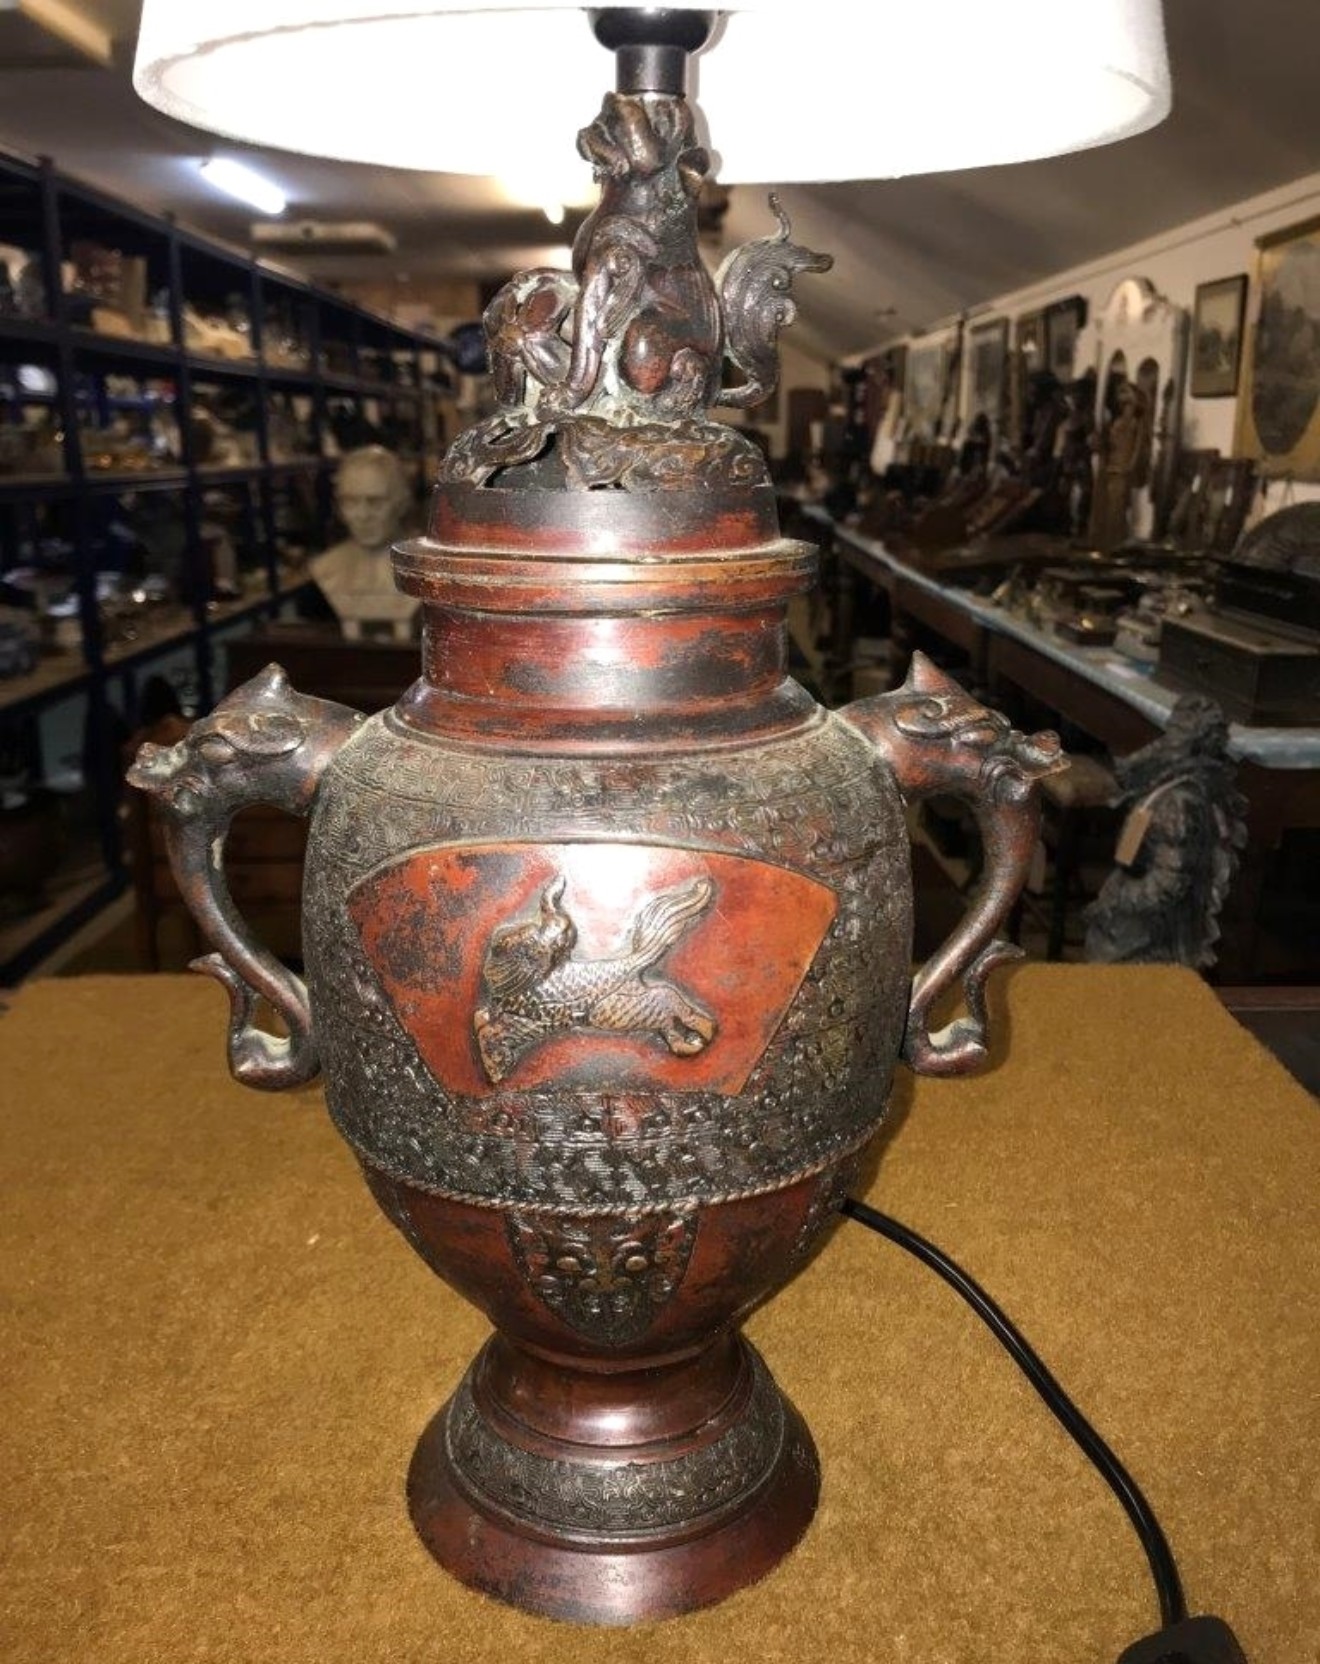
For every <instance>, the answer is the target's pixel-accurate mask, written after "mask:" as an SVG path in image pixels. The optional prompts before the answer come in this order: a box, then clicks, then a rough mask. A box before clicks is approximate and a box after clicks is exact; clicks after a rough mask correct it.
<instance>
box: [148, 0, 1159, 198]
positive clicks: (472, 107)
mask: <svg viewBox="0 0 1320 1664" xmlns="http://www.w3.org/2000/svg"><path fill="white" fill-rule="evenodd" d="M668 3H669V4H670V5H677V6H685V7H691V6H694V5H695V6H697V7H698V8H699V9H707V8H709V9H711V10H718V12H719V14H720V20H719V22H718V24H717V26H716V28H715V30H714V32H713V34H712V36H711V39H710V42H709V44H708V45H707V46H706V47H705V48H703V49H702V50H701V51H700V52H699V53H698V54H697V55H696V63H695V65H694V73H693V92H694V95H695V99H696V102H697V104H698V106H699V108H700V109H701V111H702V112H703V113H704V115H705V117H706V119H707V120H708V121H709V123H710V133H711V139H712V141H713V143H714V146H715V149H716V150H717V152H718V153H719V155H720V157H721V160H722V166H721V168H720V171H719V173H718V175H717V177H719V178H720V179H721V180H722V181H723V182H724V183H726V184H731V183H735V182H739V181H744V182H746V181H753V180H755V181H766V182H769V183H779V184H787V183H791V182H793V181H804V180H827V179H881V178H887V177H892V176H894V175H898V174H906V173H932V172H939V171H942V170H944V169H947V168H964V167H979V166H984V165H986V164H989V163H996V162H1020V161H1026V160H1028V159H1031V158H1033V157H1039V156H1050V155H1056V154H1059V153H1061V152H1063V151H1069V150H1081V149H1084V148H1086V147H1087V146H1089V145H1096V144H1106V143H1108V142H1109V141H1110V140H1112V139H1120V138H1125V137H1127V136H1128V135H1130V134H1133V133H1140V132H1142V131H1143V130H1144V129H1145V128H1147V127H1151V126H1153V125H1154V124H1155V123H1156V122H1157V121H1160V120H1161V119H1162V118H1163V117H1164V115H1165V114H1166V113H1167V111H1168V108H1169V98H1170V93H1169V66H1168V60H1167V57H1166V54H1165V46H1164V29H1163V22H1162V18H1161V13H1160V3H1159V0H1086V4H1085V5H1082V4H1080V3H1079V0H922V3H921V4H920V5H909V4H896V3H894V0H889V3H885V4H879V3H875V4H869V5H868V4H866V3H865V0H812V4H811V5H810V6H807V5H804V4H802V0H722V3H720V4H719V5H718V6H711V4H710V0H668ZM1065 17H1066V18H1067V19H1069V20H1071V21H1070V22H1069V23H1068V26H1067V27H1066V28H1065V27H1064V25H1063V23H1062V22H1061V19H1063V18H1065ZM1073 21H1075V23H1076V26H1075V27H1073V26H1072V23H1073ZM441 76H443V85H441V82H440V81H439V80H438V77H441ZM612 77H613V64H612V62H611V60H610V57H609V54H608V53H607V52H606V51H605V50H604V49H603V48H602V47H600V46H598V45H597V44H596V42H595V41H594V40H593V38H592V34H591V28H590V25H589V23H588V20H587V18H586V16H585V15H584V12H583V11H582V10H580V9H577V8H576V7H575V6H574V5H572V4H571V3H570V0H225V3H224V4H223V5H217V4H216V0H145V3H144V5H143V8H142V28H141V33H140V35H139V37H138V52H137V66H136V69H135V71H134V77H133V80H134V85H135V86H136V87H137V90H138V91H139V92H140V93H141V94H142V96H143V97H144V98H145V99H146V100H147V101H148V103H151V104H154V105H155V106H156V107H157V108H158V109H161V110H164V111H166V112H167V113H168V114H170V115H173V116H176V117H178V118H179V119H180V120H181V121H186V122H191V123H192V124H193V125H195V126H198V127H205V128H208V129H210V130H211V131H213V132H218V133H225V134H227V135H229V136H230V137H234V138H240V139H243V140H245V141H246V142H247V143H249V144H261V145H270V146H278V147H279V148H281V149H284V150H295V151H301V152H304V153H305V154H308V155H313V156H337V157H341V158H344V159H346V160H352V161H361V162H374V163H376V164H378V165H379V164H384V165H387V166H391V167H414V168H426V169H433V170H435V171H437V172H445V173H478V174H503V175H510V174H513V175H516V174H517V173H518V171H519V169H520V166H525V165H526V163H527V161H528V159H529V157H530V158H535V157H539V156H542V155H549V156H555V157H559V156H569V155H572V153H573V141H574V136H575V134H576V132H577V130H578V128H579V127H581V126H582V124H583V123H584V122H586V121H589V120H590V119H591V117H592V115H593V114H594V113H595V111H597V110H599V108H600V101H601V93H602V90H603V89H604V87H605V86H607V85H608V84H609V83H610V82H611V80H612ZM438 89H440V90H438ZM534 200H535V201H538V202H543V201H546V200H547V198H546V197H544V196H541V197H539V198H536V199H534ZM548 200H552V201H553V200H556V199H555V198H554V197H551V198H549V199H548ZM558 200H561V201H563V200H566V199H565V198H562V197H561V198H558Z"/></svg>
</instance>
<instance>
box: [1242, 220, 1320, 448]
mask: <svg viewBox="0 0 1320 1664" xmlns="http://www.w3.org/2000/svg"><path fill="white" fill-rule="evenodd" d="M1256 248H1257V251H1258V252H1257V257H1256V267H1257V270H1256V277H1257V281H1256V294H1257V310H1256V323H1255V328H1254V330H1253V331H1252V338H1251V343H1250V349H1249V351H1248V353H1247V355H1246V359H1245V363H1246V374H1245V376H1244V377H1243V389H1242V396H1241V398H1240V399H1239V400H1238V407H1237V450H1238V452H1239V454H1240V455H1242V456H1248V457H1252V458H1254V459H1255V460H1256V461H1257V462H1259V464H1260V466H1261V469H1262V471H1263V472H1264V473H1267V474H1292V475H1295V476H1296V477H1298V478H1300V479H1308V480H1314V479H1320V219H1313V220H1306V221H1304V222H1303V223H1302V224H1301V225H1294V226H1290V227H1289V228H1288V229H1287V230H1286V231H1276V232H1274V233H1273V234H1272V235H1270V236H1268V237H1262V238H1261V239H1260V240H1259V242H1258V243H1257V244H1256Z"/></svg>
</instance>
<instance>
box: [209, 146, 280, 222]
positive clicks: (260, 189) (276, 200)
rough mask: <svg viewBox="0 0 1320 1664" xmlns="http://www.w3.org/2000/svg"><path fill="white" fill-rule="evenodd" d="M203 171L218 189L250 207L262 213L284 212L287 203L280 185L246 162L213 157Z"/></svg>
mask: <svg viewBox="0 0 1320 1664" xmlns="http://www.w3.org/2000/svg"><path fill="white" fill-rule="evenodd" d="M202 173H203V174H204V175H205V176H206V178H207V180H208V181H209V182H210V183H211V184H212V185H214V186H215V188H216V190H217V191H223V192H224V193H225V195H226V196H232V197H237V198H238V200H239V201H240V202H246V203H247V204H248V206H249V207H251V208H259V209H260V210H261V212H262V213H263V214H282V213H283V212H284V210H285V208H286V207H287V206H288V200H287V198H286V197H285V195H284V192H283V191H282V190H280V188H279V186H278V185H272V184H271V182H270V180H269V179H266V178H263V176H262V175H261V174H259V173H258V172H257V171H256V169H255V168H250V167H248V165H247V164H246V162H236V161H234V159H233V158H232V157H230V156H212V157H211V159H210V160H209V161H206V162H203V163H202Z"/></svg>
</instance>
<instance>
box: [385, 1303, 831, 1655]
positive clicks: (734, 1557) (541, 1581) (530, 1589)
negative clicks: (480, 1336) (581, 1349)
mask: <svg viewBox="0 0 1320 1664" xmlns="http://www.w3.org/2000/svg"><path fill="white" fill-rule="evenodd" d="M518 1354H519V1349H518V1348H515V1347H512V1346H510V1345H509V1343H508V1342H506V1341H503V1340H501V1339H500V1338H499V1337H496V1338H495V1339H494V1340H493V1341H492V1342H490V1343H489V1344H488V1346H487V1347H486V1349H485V1350H484V1351H483V1352H482V1353H481V1354H480V1355H479V1356H478V1358H477V1360H476V1361H475V1363H474V1364H473V1365H472V1368H471V1369H470V1370H469V1371H468V1374H467V1376H466V1377H465V1379H464V1381H463V1382H462V1384H461V1385H460V1387H459V1389H458V1391H457V1392H456V1393H455V1395H454V1397H453V1398H452V1399H451V1400H450V1401H449V1403H448V1404H447V1405H446V1406H445V1407H444V1409H442V1410H441V1411H440V1413H439V1414H438V1415H437V1416H436V1417H435V1418H434V1420H433V1421H432V1422H431V1423H430V1425H429V1426H428V1427H427V1429H426V1431H425V1432H424V1433H423V1434H422V1437H421V1440H420V1441H419V1443H418V1446H417V1450H416V1452H415V1454H414V1456H413V1461H412V1466H411V1468H410V1470H409V1474H408V1506H409V1511H410V1513H411V1515H412V1520H413V1524H414V1525H415V1526H416V1528H417V1531H418V1534H419V1535H420V1536H421V1539H422V1541H423V1542H424V1543H425V1544H426V1547H427V1548H428V1549H429V1550H430V1552H431V1553H432V1554H433V1555H434V1556H435V1558H436V1559H437V1560H438V1561H439V1562H440V1564H441V1565H442V1566H444V1567H445V1569H446V1570H447V1571H449V1572H451V1573H452V1574H453V1575H454V1576H455V1577H457V1578H458V1579H459V1580H460V1581H461V1582H463V1583H466V1584H467V1585H469V1587H471V1588H474V1589H480V1590H481V1591H483V1592H484V1593H485V1594H488V1595H493V1596H494V1597H495V1598H496V1599H498V1600H503V1601H506V1602H508V1603H509V1604H510V1605H513V1606H518V1607H521V1608H523V1609H524V1610H525V1611H529V1612H537V1613H541V1614H543V1615H544V1616H547V1617H552V1618H561V1619H565V1620H568V1621H571V1622H575V1623H588V1624H630V1623H639V1622H643V1621H646V1620H655V1619H659V1618H670V1617H675V1616H677V1615H678V1614H680V1613H683V1612H690V1611H693V1610H694V1609H696V1608H697V1607H701V1606H707V1605H710V1604H712V1603H713V1602H715V1601H719V1600H722V1599H724V1597H725V1596H726V1595H730V1594H732V1593H733V1592H734V1591H735V1590H737V1589H740V1588H742V1587H743V1586H744V1585H745V1584H748V1583H753V1582H755V1581H756V1580H757V1579H758V1578H761V1577H764V1576H765V1575H766V1573H767V1572H769V1571H770V1570H771V1569H772V1568H773V1567H774V1566H775V1565H776V1564H777V1563H778V1561H779V1560H781V1559H782V1558H783V1556H784V1555H785V1554H787V1553H788V1552H789V1550H790V1549H791V1548H792V1547H793V1545H794V1544H795V1543H796V1542H797V1541H798V1539H799V1538H800V1537H801V1536H802V1534H803V1532H804V1531H805V1530H806V1528H807V1526H808V1525H809V1524H810V1522H811V1518H812V1515H813V1514H814V1513H815V1510H816V1502H817V1498H818V1496H819V1493H820V1468H819V1464H818V1461H817V1458H816V1450H815V1446H814V1445H813V1443H812V1440H811V1435H810V1434H809V1433H808V1431H807V1429H806V1426H805V1424H804V1422H803V1421H802V1418H801V1417H800V1416H799V1415H798V1413H797V1411H796V1410H795V1409H794V1408H793V1406H792V1405H791V1404H790V1403H789V1402H788V1400H787V1399H786V1398H785V1397H784V1395H783V1394H782V1393H781V1392H780V1390H779V1388H778V1387H777V1386H776V1385H775V1383H774V1381H773V1380H772V1379H771V1376H770V1373H769V1371H768V1370H767V1369H766V1367H765V1365H764V1364H763V1363H762V1362H761V1359H760V1358H759V1356H758V1355H757V1354H756V1353H755V1351H753V1349H752V1348H751V1347H750V1346H749V1345H748V1344H747V1343H746V1342H745V1341H743V1340H742V1339H741V1338H740V1337H733V1336H725V1337H722V1338H721V1340H720V1341H719V1342H717V1344H716V1346H715V1347H713V1348H712V1349H711V1351H710V1352H709V1353H707V1354H706V1355H704V1356H702V1357H699V1358H698V1359H697V1360H684V1361H683V1362H682V1363H680V1364H678V1365H667V1364H661V1365H659V1366H658V1367H655V1368H651V1369H640V1368H638V1369H630V1370H627V1371H624V1372H618V1373H611V1374H605V1375H600V1374H594V1373H588V1372H586V1371H582V1372H581V1373H580V1374H579V1373H578V1372H576V1371H574V1370H572V1369H563V1368H562V1366H559V1365H553V1366H548V1365H547V1364H546V1362H545V1361H544V1360H541V1359H535V1358H532V1357H530V1356H529V1355H526V1354H523V1355H522V1356H521V1358H519V1357H518ZM519 1362H525V1363H526V1364H527V1365H528V1370H529V1373H531V1374H535V1375H538V1376H541V1377H544V1374H545V1372H546V1370H547V1368H551V1369H557V1370H561V1372H562V1375H563V1378H564V1379H563V1392H562V1395H561V1396H559V1398H558V1401H557V1403H555V1404H553V1405H552V1406H551V1407H550V1408H549V1411H548V1414H547V1415H546V1416H545V1417H544V1418H542V1417H541V1416H539V1415H538V1417H537V1419H545V1420H548V1421H552V1422H555V1421H557V1422H558V1423H559V1426H558V1428H557V1430H556V1431H555V1432H554V1433H552V1434H548V1433H547V1431H546V1430H545V1428H544V1427H542V1428H534V1427H532V1426H529V1425H528V1424H527V1422H526V1421H523V1420H521V1419H520V1418H519V1417H518V1416H516V1415H515V1414H513V1413H511V1405H512V1404H514V1403H517V1402H519V1397H520V1395H519V1393H518V1392H517V1391H516V1390H514V1391H510V1390H509V1389H510V1387H511V1386H514V1385H515V1382H516V1378H517V1376H518V1374H519V1371H518V1367H517V1366H518V1363H519ZM575 1375H576V1377H577V1379H576V1381H575V1379H574V1377H575ZM720 1376H723V1377H724V1378H725V1385H726V1386H727V1387H728V1389H729V1390H728V1391H727V1392H726V1393H725V1394H724V1396H723V1401H722V1403H720V1405H719V1407H718V1409H717V1410H716V1412H715V1413H714V1414H713V1415H710V1414H706V1413H704V1412H705V1411H707V1410H709V1408H710V1404H709V1402H706V1403H705V1404H704V1405H703V1404H702V1403H701V1400H703V1399H707V1397H708V1395H707V1392H706V1391H705V1390H694V1387H696V1388H698V1389H704V1388H709V1387H711V1386H713V1385H714V1383H715V1380H716V1378H717V1377H720ZM543 1384H544V1381H543V1380H542V1385H543ZM575 1386H577V1387H579V1388H581V1389H582V1390H581V1391H575V1390H574V1388H575ZM611 1398H612V1399H613V1405H612V1406H611V1405H610V1404H609V1402H608V1401H609V1400H610V1399H611ZM522 1403H523V1405H525V1403H526V1400H525V1399H524V1400H522ZM545 1403H546V1401H545V1399H543V1398H542V1399H540V1400H539V1405H540V1406H544V1405H545ZM694 1412H695V1413H698V1414H700V1417H701V1419H700V1420H697V1421H695V1422H690V1424H689V1425H688V1426H686V1427H684V1428H682V1429H679V1428H676V1427H674V1426H673V1425H672V1422H673V1420H674V1416H675V1414H680V1415H686V1416H687V1417H689V1418H690V1417H691V1416H692V1415H693V1414H694ZM666 1423H670V1424H671V1425H670V1426H669V1427H668V1428H667V1429H666V1431H665V1432H664V1433H663V1435H662V1436H659V1437H641V1438H636V1437H630V1433H631V1434H643V1435H645V1434H646V1433H648V1432H649V1433H655V1432H657V1431H658V1430H659V1429H660V1428H661V1427H662V1426H664V1425H665V1424H666ZM574 1430H576V1431H577V1433H578V1434H579V1435H580V1437H578V1438H570V1437H565V1436H564V1435H565V1434H566V1433H572V1432H573V1431H574Z"/></svg>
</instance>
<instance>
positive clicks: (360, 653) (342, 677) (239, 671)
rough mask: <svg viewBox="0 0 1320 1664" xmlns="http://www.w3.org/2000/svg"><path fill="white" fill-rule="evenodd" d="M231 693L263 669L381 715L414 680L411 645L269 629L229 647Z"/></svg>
mask: <svg viewBox="0 0 1320 1664" xmlns="http://www.w3.org/2000/svg"><path fill="white" fill-rule="evenodd" d="M228 652H229V675H228V683H229V686H230V688H236V687H239V686H241V684H242V683H244V682H246V681H248V680H249V679H250V678H251V677H253V676H255V675H256V674H257V672H258V671H259V670H264V669H265V667H266V666H267V665H268V664H272V663H273V664H278V665H280V666H281V667H282V668H283V669H284V670H285V671H286V672H287V674H288V677H289V680H290V681H291V682H292V683H293V684H294V686H295V687H297V688H300V689H303V690H304V691H305V692H307V693H310V694H313V695H314V696H315V697H316V698H317V699H335V700H338V701H339V703H340V704H341V705H352V706H353V708H354V709H355V710H358V711H366V712H367V713H368V714H370V713H371V712H373V711H383V710H384V709H386V707H387V706H390V705H392V704H393V703H394V701H395V700H396V699H397V698H398V697H399V695H400V694H401V693H402V692H403V691H404V689H405V688H407V687H411V686H412V684H413V683H414V682H415V681H416V680H417V646H416V643H415V642H397V641H345V640H344V638H343V636H342V635H340V633H339V627H338V625H336V624H321V623H316V624H298V623H287V624H286V623H281V624H269V625H267V626H266V627H265V628H264V629H260V630H254V631H253V632H252V634H251V635H248V636H240V637H238V638H237V639H235V640H233V641H231V642H229V644H228Z"/></svg>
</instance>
